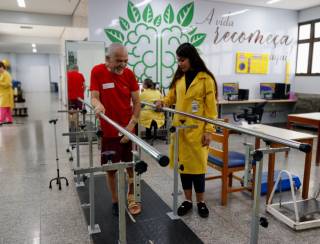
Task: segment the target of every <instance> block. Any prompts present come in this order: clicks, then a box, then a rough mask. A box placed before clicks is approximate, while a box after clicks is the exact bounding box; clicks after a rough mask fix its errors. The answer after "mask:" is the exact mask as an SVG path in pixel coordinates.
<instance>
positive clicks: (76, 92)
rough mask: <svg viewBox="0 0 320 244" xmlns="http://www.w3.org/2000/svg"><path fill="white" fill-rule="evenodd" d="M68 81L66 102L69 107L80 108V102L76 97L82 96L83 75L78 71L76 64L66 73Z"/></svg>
mask: <svg viewBox="0 0 320 244" xmlns="http://www.w3.org/2000/svg"><path fill="white" fill-rule="evenodd" d="M67 81H68V103H69V109H82V103H81V102H80V101H79V100H78V97H80V98H82V99H83V97H84V86H85V84H84V81H85V80H84V77H83V75H82V74H81V73H80V72H79V67H78V65H76V64H74V65H72V66H71V68H70V70H69V71H68V73H67Z"/></svg>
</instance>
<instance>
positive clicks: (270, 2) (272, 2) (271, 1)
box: [266, 0, 281, 4]
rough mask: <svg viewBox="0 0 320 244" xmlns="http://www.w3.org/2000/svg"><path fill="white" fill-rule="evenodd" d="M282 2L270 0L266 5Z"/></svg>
mask: <svg viewBox="0 0 320 244" xmlns="http://www.w3.org/2000/svg"><path fill="white" fill-rule="evenodd" d="M280 1H281V0H269V1H268V2H266V4H274V3H277V2H280Z"/></svg>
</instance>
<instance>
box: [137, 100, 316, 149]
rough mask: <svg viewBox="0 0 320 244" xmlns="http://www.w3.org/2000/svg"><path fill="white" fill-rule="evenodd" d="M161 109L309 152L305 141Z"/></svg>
mask: <svg viewBox="0 0 320 244" xmlns="http://www.w3.org/2000/svg"><path fill="white" fill-rule="evenodd" d="M141 104H144V105H147V106H151V107H154V108H156V105H155V104H153V103H148V102H142V101H141ZM161 110H163V111H166V112H170V113H175V114H180V115H184V116H187V117H190V118H193V119H197V120H201V121H204V122H207V123H209V124H213V125H216V126H221V127H224V128H227V129H230V130H234V131H238V132H241V133H244V134H247V135H251V136H255V137H259V138H261V139H263V140H265V141H267V142H276V143H279V144H282V145H285V146H288V147H291V148H295V149H298V150H300V151H302V152H305V153H307V152H310V150H311V146H310V145H309V144H307V143H300V142H296V141H293V140H286V139H282V138H280V137H276V136H270V135H268V134H265V133H262V132H257V131H255V130H251V129H248V128H242V127H240V126H237V125H233V124H230V123H226V122H223V121H221V120H220V119H217V120H214V119H208V118H205V117H201V116H198V115H194V114H189V113H186V112H182V111H179V110H175V109H172V108H168V107H162V108H161Z"/></svg>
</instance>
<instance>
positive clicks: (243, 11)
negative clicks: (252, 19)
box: [222, 9, 249, 17]
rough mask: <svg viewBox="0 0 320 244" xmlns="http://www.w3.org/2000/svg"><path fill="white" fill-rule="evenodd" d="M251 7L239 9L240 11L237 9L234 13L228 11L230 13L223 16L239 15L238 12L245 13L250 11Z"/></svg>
mask: <svg viewBox="0 0 320 244" xmlns="http://www.w3.org/2000/svg"><path fill="white" fill-rule="evenodd" d="M248 11H249V9H243V10H239V11H235V12H232V13H228V14H223V15H222V17H228V16H234V15H238V14H243V13H245V12H248Z"/></svg>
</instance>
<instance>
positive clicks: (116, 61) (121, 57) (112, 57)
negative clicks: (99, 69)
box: [106, 43, 128, 75]
mask: <svg viewBox="0 0 320 244" xmlns="http://www.w3.org/2000/svg"><path fill="white" fill-rule="evenodd" d="M106 61H107V62H106V65H107V67H108V68H109V70H110V71H111V72H113V73H116V74H118V75H121V74H122V73H123V71H124V69H125V67H126V66H127V64H128V51H127V48H126V47H125V46H123V45H122V44H120V43H112V44H110V45H109V47H108V51H107V54H106Z"/></svg>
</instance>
